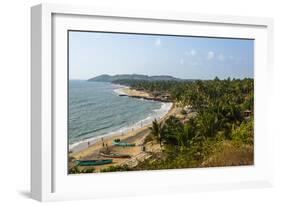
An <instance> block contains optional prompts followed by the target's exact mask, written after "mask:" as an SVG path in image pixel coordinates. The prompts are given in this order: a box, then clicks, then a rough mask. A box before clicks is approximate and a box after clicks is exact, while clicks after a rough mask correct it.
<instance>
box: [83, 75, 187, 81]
mask: <svg viewBox="0 0 281 206" xmlns="http://www.w3.org/2000/svg"><path fill="white" fill-rule="evenodd" d="M124 79H126V80H146V81H182V79H179V78H175V77H172V76H168V75H160V76H148V75H141V74H117V75H113V76H110V75H107V74H103V75H100V76H96V77H93V78H91V79H88V81H97V82H114V81H118V80H124Z"/></svg>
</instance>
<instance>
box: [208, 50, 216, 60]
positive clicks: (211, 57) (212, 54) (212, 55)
mask: <svg viewBox="0 0 281 206" xmlns="http://www.w3.org/2000/svg"><path fill="white" fill-rule="evenodd" d="M214 57H215V53H214V52H213V51H209V52H208V55H207V59H208V60H211V59H213V58H214Z"/></svg>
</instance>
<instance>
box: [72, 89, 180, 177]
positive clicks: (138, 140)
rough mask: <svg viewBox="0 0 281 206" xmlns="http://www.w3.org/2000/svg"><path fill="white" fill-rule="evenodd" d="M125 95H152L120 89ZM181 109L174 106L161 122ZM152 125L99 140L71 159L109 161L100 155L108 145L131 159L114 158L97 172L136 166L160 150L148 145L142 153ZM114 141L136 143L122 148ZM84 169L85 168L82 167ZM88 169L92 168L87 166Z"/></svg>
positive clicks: (155, 145)
mask: <svg viewBox="0 0 281 206" xmlns="http://www.w3.org/2000/svg"><path fill="white" fill-rule="evenodd" d="M120 90H122V92H123V93H126V95H128V96H130V95H134V96H140V97H151V95H150V94H148V93H146V92H143V91H137V90H132V89H130V88H127V87H126V88H120ZM179 111H180V109H179V108H178V107H176V106H175V105H174V104H173V105H172V106H171V108H170V110H169V111H168V113H167V114H165V115H164V116H163V117H162V118H161V119H160V120H159V121H164V120H165V119H167V118H168V117H169V116H171V115H176V114H178V113H179ZM150 126H151V124H148V125H145V126H142V127H141V128H135V129H132V130H131V131H129V132H126V133H123V134H118V135H112V136H110V137H106V138H102V139H99V140H97V141H95V142H92V143H89V145H87V146H86V148H83V149H81V150H78V151H75V150H74V151H73V152H72V153H70V154H69V155H70V157H72V158H74V159H76V160H83V159H84V160H85V159H88V160H90V159H107V158H104V157H102V156H101V155H100V154H99V153H100V151H101V150H104V149H105V147H106V145H107V147H108V149H109V150H110V151H111V152H114V153H120V154H129V155H130V156H131V158H113V163H111V164H106V165H102V166H94V168H95V172H98V171H99V170H100V169H103V168H106V167H109V166H111V165H122V164H127V165H135V164H136V163H137V162H138V161H139V160H141V159H145V158H147V157H148V156H149V153H147V152H153V151H156V150H159V149H160V148H159V145H158V144H154V145H153V144H146V145H145V147H146V152H143V151H142V148H143V146H144V145H143V144H144V140H145V138H146V137H147V136H148V135H149V133H150V129H149V127H150ZM114 139H120V140H121V141H124V142H128V143H135V145H136V146H135V147H120V146H114V145H113V144H112V143H113V140H114ZM69 166H70V167H72V166H74V163H73V162H70V163H69ZM81 168H83V167H81ZM87 168H91V167H89V166H87Z"/></svg>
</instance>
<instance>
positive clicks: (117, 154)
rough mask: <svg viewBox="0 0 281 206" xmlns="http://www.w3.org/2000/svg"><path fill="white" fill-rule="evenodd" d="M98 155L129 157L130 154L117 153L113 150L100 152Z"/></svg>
mask: <svg viewBox="0 0 281 206" xmlns="http://www.w3.org/2000/svg"><path fill="white" fill-rule="evenodd" d="M100 155H101V156H103V157H109V158H131V155H129V154H119V153H113V152H109V153H106V152H100Z"/></svg>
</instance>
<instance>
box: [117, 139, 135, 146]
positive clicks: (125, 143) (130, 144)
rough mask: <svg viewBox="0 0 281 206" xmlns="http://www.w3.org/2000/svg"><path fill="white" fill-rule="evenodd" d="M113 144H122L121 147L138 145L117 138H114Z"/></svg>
mask: <svg viewBox="0 0 281 206" xmlns="http://www.w3.org/2000/svg"><path fill="white" fill-rule="evenodd" d="M112 144H113V145H115V146H121V147H134V146H136V144H135V143H128V142H117V141H116V140H113V142H112Z"/></svg>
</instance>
